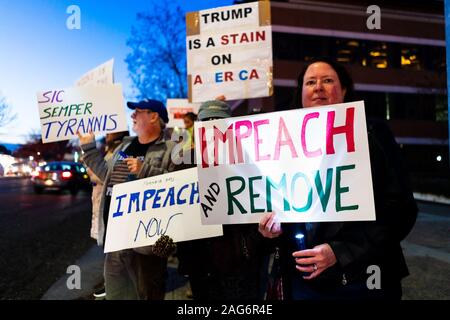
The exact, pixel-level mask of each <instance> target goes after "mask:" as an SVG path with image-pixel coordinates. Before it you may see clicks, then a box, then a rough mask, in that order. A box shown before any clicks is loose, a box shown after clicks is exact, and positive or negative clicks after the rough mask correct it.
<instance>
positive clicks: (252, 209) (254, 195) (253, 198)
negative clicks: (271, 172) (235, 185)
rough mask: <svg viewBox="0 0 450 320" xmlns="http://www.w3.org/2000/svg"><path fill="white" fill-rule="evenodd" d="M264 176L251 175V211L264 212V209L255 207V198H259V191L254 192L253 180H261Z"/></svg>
mask: <svg viewBox="0 0 450 320" xmlns="http://www.w3.org/2000/svg"><path fill="white" fill-rule="evenodd" d="M261 179H262V176H256V177H250V178H248V184H249V189H250V212H251V213H256V212H264V211H265V210H264V209H257V208H255V201H254V200H255V199H256V198H259V193H253V181H254V180H261Z"/></svg>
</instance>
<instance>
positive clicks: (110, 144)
mask: <svg viewBox="0 0 450 320" xmlns="http://www.w3.org/2000/svg"><path fill="white" fill-rule="evenodd" d="M128 135H130V133H129V132H128V131H122V132H115V133H108V134H106V136H105V156H104V159H105V160H106V161H108V160H109V159H110V158H111V157H112V155H113V152H114V150H115V149H116V147H117V146H118V145H119V144H120V143H121V142H122V139H123V138H124V137H125V136H128ZM87 174H88V175H89V178H90V180H91V183H92V196H91V200H92V219H91V232H90V234H91V238H92V239H94V240H97V239H98V219H99V211H100V199H101V195H102V189H103V181H102V180H100V178H99V177H97V176H96V175H95V173H94V172H93V171H92V170H91V169H90V168H89V167H87ZM105 296H106V291H105V284H104V281H103V283H102V284H101V285H100V286H99V287H98V288H97V289H96V290H95V292H94V297H95V298H104V297H105Z"/></svg>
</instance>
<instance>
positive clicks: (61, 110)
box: [58, 106, 69, 117]
mask: <svg viewBox="0 0 450 320" xmlns="http://www.w3.org/2000/svg"><path fill="white" fill-rule="evenodd" d="M68 108H69V106H65V107H60V109H59V115H58V117H60V116H61V114H62V113H63V112H64V116H67V109H68Z"/></svg>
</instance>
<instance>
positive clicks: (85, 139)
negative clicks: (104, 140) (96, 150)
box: [77, 131, 95, 145]
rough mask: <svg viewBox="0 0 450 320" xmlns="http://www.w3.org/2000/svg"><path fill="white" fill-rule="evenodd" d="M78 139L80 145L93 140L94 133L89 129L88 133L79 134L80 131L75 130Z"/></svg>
mask: <svg viewBox="0 0 450 320" xmlns="http://www.w3.org/2000/svg"><path fill="white" fill-rule="evenodd" d="M77 135H78V139H80V145H83V144H88V143H92V142H95V134H94V133H93V132H92V131H89V133H88V134H81V133H80V131H78V132H77Z"/></svg>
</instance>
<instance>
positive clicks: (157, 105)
mask: <svg viewBox="0 0 450 320" xmlns="http://www.w3.org/2000/svg"><path fill="white" fill-rule="evenodd" d="M127 106H128V108H130V109H132V110H134V109H136V108H137V109H144V110H151V111H153V112H157V113H158V114H159V117H160V118H161V119H162V121H164V123H167V122H169V116H168V114H167V108H166V106H165V105H164V103H162V102H161V101H158V100H152V99H145V100H142V101H139V102H127Z"/></svg>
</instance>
